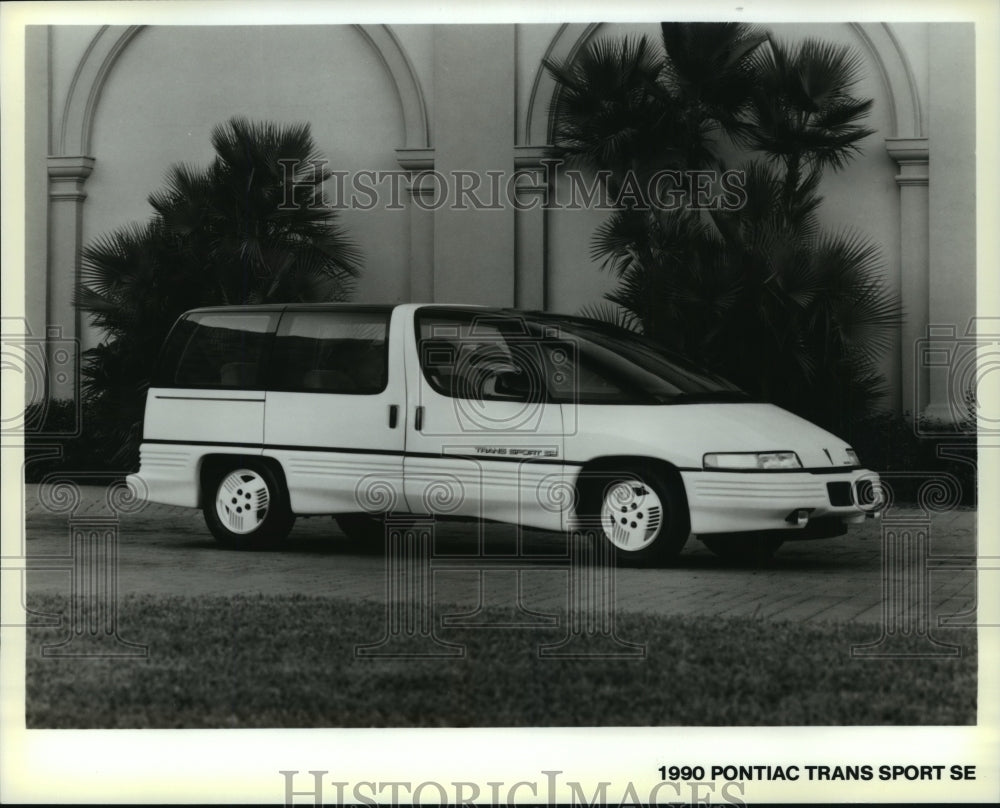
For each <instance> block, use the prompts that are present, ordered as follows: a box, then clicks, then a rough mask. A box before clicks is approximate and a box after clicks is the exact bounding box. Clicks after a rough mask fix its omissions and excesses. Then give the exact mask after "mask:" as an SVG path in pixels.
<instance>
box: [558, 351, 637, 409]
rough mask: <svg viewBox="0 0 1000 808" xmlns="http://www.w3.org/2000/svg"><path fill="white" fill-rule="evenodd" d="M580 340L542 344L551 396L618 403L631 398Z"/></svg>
mask: <svg viewBox="0 0 1000 808" xmlns="http://www.w3.org/2000/svg"><path fill="white" fill-rule="evenodd" d="M587 347H588V346H587V345H585V344H581V341H580V340H576V341H573V340H572V339H570V340H567V341H565V342H560V341H554V340H550V341H546V342H545V343H543V345H542V354H543V356H544V357H545V366H546V370H547V378H548V379H549V389H550V390H551V393H552V397H553V399H555V400H556V401H559V402H562V403H564V404H565V403H571V402H577V403H589V404H602V403H611V404H615V403H620V402H622V401H623V400H632V398H634V397H633V396H630V395H629V394H628V392H627V390H626V388H625V387H623V386H622V385H621V384H620V383H619V382H618V381H616V380H615V379H614V378H612V375H611V374H610V373H609V372H608V371H607V370H606V369H604V368H601V367H600V366H599V365H598V364H597V363H595V362H594V360H593V358H592V357H590V355H589V354H588V352H587Z"/></svg>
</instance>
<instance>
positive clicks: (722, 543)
mask: <svg viewBox="0 0 1000 808" xmlns="http://www.w3.org/2000/svg"><path fill="white" fill-rule="evenodd" d="M699 538H700V539H701V540H702V542H704V544H705V546H706V547H707V548H708V549H709V550H711V551H712V552H713V553H715V554H716V555H717V556H719V557H720V558H724V559H726V560H727V561H736V562H739V563H742V564H760V563H763V562H764V561H768V560H769V559H770V558H771V557H772V556H773V555H774V554H775V553H776V552H777V550H778V548H779V547H781V545H782V544H784V543H785V540H784V539H783V538H782V537H781V536H776V535H764V536H754V535H746V534H744V535H740V534H739V533H733V534H719V535H716V536H700V537H699Z"/></svg>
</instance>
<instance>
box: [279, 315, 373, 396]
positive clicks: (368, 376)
mask: <svg viewBox="0 0 1000 808" xmlns="http://www.w3.org/2000/svg"><path fill="white" fill-rule="evenodd" d="M388 333H389V315H388V313H385V312H321V311H315V312H313V311H290V312H286V313H285V315H284V316H283V317H282V318H281V323H280V324H279V325H278V333H277V336H276V337H275V342H274V352H273V357H274V358H273V362H272V367H273V368H274V378H273V383H272V389H275V390H286V391H293V392H307V393H346V394H353V395H372V394H375V393H381V392H382V391H383V390H384V389H385V386H386V381H387V378H388V366H389V351H388V342H387V336H388Z"/></svg>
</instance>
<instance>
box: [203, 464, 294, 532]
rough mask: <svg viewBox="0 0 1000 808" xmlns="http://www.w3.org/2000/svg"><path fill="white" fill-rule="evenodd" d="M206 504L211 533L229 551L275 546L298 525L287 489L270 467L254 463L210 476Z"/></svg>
mask: <svg viewBox="0 0 1000 808" xmlns="http://www.w3.org/2000/svg"><path fill="white" fill-rule="evenodd" d="M203 503H204V504H203V507H202V511H203V513H204V515H205V523H206V524H207V525H208V529H209V530H210V531H212V535H213V536H215V538H216V540H217V541H218V542H219V543H220V544H222V545H224V546H226V547H233V548H237V549H255V548H260V547H266V546H272V545H274V544H277V543H279V542H280V541H281V540H282V539H284V538H285V537H286V536H287V535H288V532H289V531H290V530H291V529H292V524H293V523H294V522H295V516H294V515H293V514H292V512H291V510H290V508H289V506H288V495H287V493H286V491H285V487H284V485H283V484H282V483H281V481H280V480H279V479H278V477H277V475H276V474H275V473H274V472H273V471H272V470H271V469H270V468H269V467H268V466H267V464H265V463H261V462H259V461H255V460H247V459H241V460H240V461H239V462H238V463H231V464H229V465H227V466H222V467H220V468H218V469H216V470H215V471H214V472H210V473H209V474H208V475H207V478H206V480H205V491H204V495H203Z"/></svg>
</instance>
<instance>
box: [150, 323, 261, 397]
mask: <svg viewBox="0 0 1000 808" xmlns="http://www.w3.org/2000/svg"><path fill="white" fill-rule="evenodd" d="M277 318H278V315H277V314H276V313H274V312H254V313H246V312H241V313H232V314H229V313H214V312H213V313H204V314H193V315H191V316H189V317H186V318H185V319H183V320H181V321H180V322H179V323H178V324H177V326H176V327H175V328H174V330H173V332H171V335H170V340H169V341H168V343H167V345H166V347H165V349H164V352H163V358H162V362H161V366H160V372H159V374H158V376H159V378H158V381H157V384H158V386H161V387H192V388H208V389H223V390H225V389H251V390H252V389H261V388H262V387H263V377H264V373H263V370H264V353H265V349H266V347H267V343H268V341H269V339H270V334H271V331H272V330H273V328H274V325H275V322H276V321H277Z"/></svg>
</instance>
